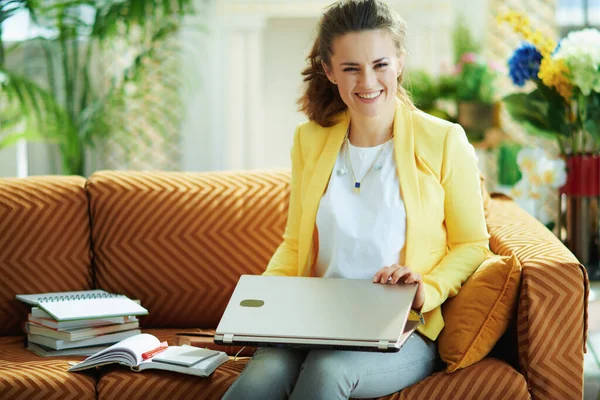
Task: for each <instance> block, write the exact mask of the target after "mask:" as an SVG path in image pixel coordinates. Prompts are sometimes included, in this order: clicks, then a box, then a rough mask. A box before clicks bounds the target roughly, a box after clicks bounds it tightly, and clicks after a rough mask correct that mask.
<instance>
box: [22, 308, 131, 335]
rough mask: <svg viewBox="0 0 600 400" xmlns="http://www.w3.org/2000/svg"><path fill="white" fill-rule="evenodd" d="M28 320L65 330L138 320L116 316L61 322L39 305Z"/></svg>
mask: <svg viewBox="0 0 600 400" xmlns="http://www.w3.org/2000/svg"><path fill="white" fill-rule="evenodd" d="M27 320H28V321H29V322H33V323H35V324H37V325H42V326H45V327H47V328H51V329H56V330H57V331H65V330H71V329H83V328H91V327H96V326H102V325H113V324H124V323H126V322H134V321H138V319H137V318H136V317H114V318H100V319H96V318H94V319H81V320H77V321H66V322H59V321H57V320H55V319H53V318H52V317H51V316H50V314H48V313H47V312H45V311H43V310H41V309H40V308H38V307H33V308H32V309H31V313H30V314H29V316H28V318H27Z"/></svg>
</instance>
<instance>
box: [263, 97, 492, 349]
mask: <svg viewBox="0 0 600 400" xmlns="http://www.w3.org/2000/svg"><path fill="white" fill-rule="evenodd" d="M349 123H350V115H349V113H348V111H345V112H342V113H340V114H339V115H338V117H337V119H336V124H335V125H334V126H332V127H329V128H324V127H322V126H320V125H318V124H316V123H315V122H306V123H304V124H301V125H300V126H298V128H297V129H296V133H295V135H294V144H293V146H292V150H291V158H292V178H291V196H290V204H289V212H288V221H287V226H286V228H285V232H284V235H283V242H282V243H281V245H280V246H279V247H278V248H277V250H276V252H275V254H274V255H273V257H272V258H271V260H270V262H269V265H268V266H267V269H266V270H265V272H264V273H263V275H285V276H310V275H312V269H313V268H312V267H313V265H314V262H315V259H316V251H315V247H316V244H317V243H316V235H315V234H314V233H315V231H316V226H315V221H316V215H317V208H318V206H319V201H320V199H321V196H322V195H323V193H324V192H325V189H326V187H327V184H328V182H329V178H330V176H331V173H332V170H333V166H334V164H335V160H336V158H337V155H338V152H339V150H340V148H341V146H342V142H343V140H344V137H345V134H346V129H347V128H348V125H349ZM394 138H395V139H394V152H395V158H396V166H397V170H398V177H399V181H400V193H401V195H402V198H403V200H404V204H405V207H406V243H405V246H404V250H403V251H402V254H400V259H399V260H398V262H399V264H400V265H406V266H408V267H410V268H411V269H412V270H413V271H415V272H418V273H419V274H421V275H422V277H423V283H424V287H425V304H424V305H423V307H422V309H421V312H422V313H423V315H424V318H425V324H424V325H421V326H420V327H419V330H420V331H421V333H423V334H424V335H425V336H427V337H428V338H430V339H431V340H435V339H437V337H438V335H439V333H440V331H441V330H442V328H443V327H444V320H443V317H442V312H441V307H440V306H441V304H442V303H443V302H444V301H445V300H446V299H447V298H448V297H452V296H455V295H456V294H457V293H458V290H459V289H460V287H461V285H462V284H463V283H464V282H465V280H467V278H468V277H469V276H470V275H471V274H472V273H473V272H474V271H475V270H476V269H477V267H478V266H479V265H480V264H481V263H482V262H483V261H484V260H485V259H486V258H487V257H488V256H489V255H490V254H491V252H490V250H489V235H488V232H487V227H486V223H485V218H484V212H483V201H482V196H481V187H480V177H479V169H478V167H477V158H476V156H475V151H474V149H473V146H471V145H470V144H469V142H468V141H467V137H466V135H465V133H464V131H463V129H462V127H461V126H460V125H457V124H452V123H450V122H447V121H444V120H441V119H438V118H435V117H432V116H430V115H428V114H425V113H423V112H421V111H419V110H411V109H409V108H408V107H406V106H405V105H404V104H403V103H402V102H401V101H400V100H399V99H398V100H397V101H396V113H395V116H394ZM381 267H384V265H381ZM413 317H414V314H413Z"/></svg>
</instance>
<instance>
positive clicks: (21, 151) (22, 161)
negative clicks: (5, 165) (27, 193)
mask: <svg viewBox="0 0 600 400" xmlns="http://www.w3.org/2000/svg"><path fill="white" fill-rule="evenodd" d="M27 175H28V159H27V141H26V140H25V139H20V140H19V141H18V142H17V178H25V177H26V176H27Z"/></svg>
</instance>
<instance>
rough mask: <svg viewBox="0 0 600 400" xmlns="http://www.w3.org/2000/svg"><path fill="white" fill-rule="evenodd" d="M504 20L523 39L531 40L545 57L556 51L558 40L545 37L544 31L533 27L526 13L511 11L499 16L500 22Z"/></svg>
mask: <svg viewBox="0 0 600 400" xmlns="http://www.w3.org/2000/svg"><path fill="white" fill-rule="evenodd" d="M502 22H506V23H508V24H509V25H510V26H511V27H512V28H513V30H514V31H515V32H516V33H518V34H520V35H521V36H522V37H523V39H525V40H527V41H529V42H531V43H532V44H533V45H534V46H535V47H537V48H538V50H539V51H540V53H542V56H543V57H550V55H551V54H552V52H553V51H554V48H555V47H556V42H555V41H554V40H552V39H549V38H546V37H544V35H543V34H542V32H540V31H534V30H533V29H531V24H530V22H529V17H527V16H526V15H524V14H522V13H519V12H516V11H509V12H507V13H506V14H502V15H500V16H499V17H498V23H502Z"/></svg>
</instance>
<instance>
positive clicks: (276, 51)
mask: <svg viewBox="0 0 600 400" xmlns="http://www.w3.org/2000/svg"><path fill="white" fill-rule="evenodd" d="M316 24H317V19H316V18H271V19H269V20H268V23H267V25H266V28H265V34H264V57H263V65H264V69H263V71H264V72H263V76H264V78H263V79H264V86H265V90H264V105H265V106H264V110H265V111H264V112H265V118H264V127H265V131H266V134H265V136H266V139H267V140H266V142H267V143H268V152H266V153H265V156H266V157H265V159H264V161H263V166H264V167H269V168H271V167H282V166H289V165H290V148H291V146H292V139H293V133H294V128H295V127H296V125H298V124H299V123H301V122H303V121H305V120H306V116H305V115H304V114H302V113H300V112H298V111H297V108H298V107H297V105H296V100H297V99H298V97H300V95H301V93H302V90H301V88H302V86H303V85H302V84H303V82H302V75H301V74H300V72H301V70H302V69H303V68H304V66H305V65H306V55H307V54H308V52H309V51H310V47H311V46H312V41H313V39H314V34H313V33H314V30H315V27H316Z"/></svg>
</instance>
